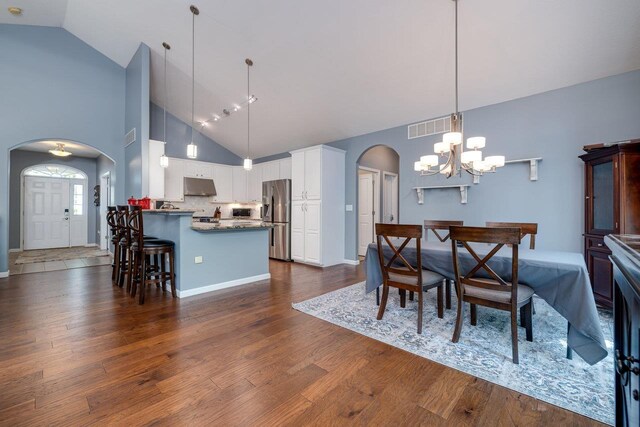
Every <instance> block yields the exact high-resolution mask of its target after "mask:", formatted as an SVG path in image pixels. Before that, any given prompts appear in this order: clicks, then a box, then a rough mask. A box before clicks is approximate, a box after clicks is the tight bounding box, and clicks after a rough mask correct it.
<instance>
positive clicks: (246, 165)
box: [244, 58, 253, 171]
mask: <svg viewBox="0 0 640 427" xmlns="http://www.w3.org/2000/svg"><path fill="white" fill-rule="evenodd" d="M244 63H245V64H247V158H246V159H244V169H245V170H248V171H250V170H251V169H252V168H253V160H251V157H250V156H249V147H250V145H249V144H250V142H251V104H252V103H253V102H252V101H251V100H252V99H253V96H252V95H251V86H250V81H251V80H250V78H249V70H250V69H251V67H252V66H253V61H252V60H250V59H249V58H247V59H245V60H244Z"/></svg>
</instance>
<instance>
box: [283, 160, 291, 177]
mask: <svg viewBox="0 0 640 427" xmlns="http://www.w3.org/2000/svg"><path fill="white" fill-rule="evenodd" d="M280 179H291V157H287V158H286V159H282V160H280Z"/></svg>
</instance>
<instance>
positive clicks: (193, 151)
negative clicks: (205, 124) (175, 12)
mask: <svg viewBox="0 0 640 427" xmlns="http://www.w3.org/2000/svg"><path fill="white" fill-rule="evenodd" d="M189 10H191V14H192V15H193V19H192V25H191V143H190V144H189V145H187V157H188V158H190V159H196V158H198V146H197V145H196V144H195V142H194V141H193V123H194V109H195V108H194V107H195V93H196V89H195V88H196V15H199V14H200V10H198V8H197V7H195V6H194V5H191V6H190V7H189Z"/></svg>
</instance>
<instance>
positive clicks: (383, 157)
mask: <svg viewBox="0 0 640 427" xmlns="http://www.w3.org/2000/svg"><path fill="white" fill-rule="evenodd" d="M358 164H359V165H360V166H365V167H368V168H372V169H378V170H380V171H385V172H393V173H396V174H397V173H399V172H400V156H399V155H398V153H396V151H395V150H394V149H393V148H389V147H386V146H384V145H378V146H376V147H371V148H370V149H369V150H367V151H365V152H364V153H362V156H360V160H359V161H358ZM381 187H382V186H381Z"/></svg>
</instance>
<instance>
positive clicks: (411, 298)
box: [409, 291, 413, 301]
mask: <svg viewBox="0 0 640 427" xmlns="http://www.w3.org/2000/svg"><path fill="white" fill-rule="evenodd" d="M409 301H413V291H409Z"/></svg>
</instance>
